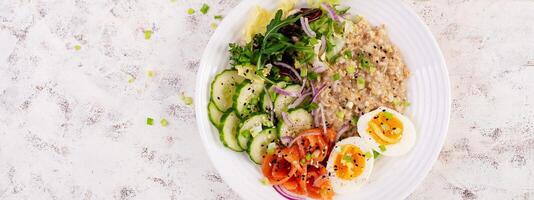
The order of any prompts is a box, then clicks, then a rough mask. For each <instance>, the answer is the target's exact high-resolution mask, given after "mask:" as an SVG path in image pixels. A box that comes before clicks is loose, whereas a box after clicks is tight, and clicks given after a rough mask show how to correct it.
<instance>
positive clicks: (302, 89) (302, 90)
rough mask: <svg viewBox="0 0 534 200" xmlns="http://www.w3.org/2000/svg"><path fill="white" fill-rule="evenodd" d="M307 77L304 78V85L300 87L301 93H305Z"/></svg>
mask: <svg viewBox="0 0 534 200" xmlns="http://www.w3.org/2000/svg"><path fill="white" fill-rule="evenodd" d="M306 80H307V79H306V78H305V79H303V80H302V87H301V88H300V93H301V94H304V88H306Z"/></svg>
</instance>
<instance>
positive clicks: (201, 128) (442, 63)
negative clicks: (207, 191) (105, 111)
mask: <svg viewBox="0 0 534 200" xmlns="http://www.w3.org/2000/svg"><path fill="white" fill-rule="evenodd" d="M258 1H259V0H253V1H241V2H239V3H238V4H237V5H236V6H235V7H233V8H231V9H230V12H229V13H228V15H227V16H231V15H235V14H236V13H238V12H237V11H238V10H239V9H240V8H242V7H245V6H246V5H247V4H248V3H257V2H258ZM394 2H395V3H397V4H398V5H399V6H401V7H402V9H403V10H405V11H407V14H409V15H410V16H409V17H411V18H413V19H415V22H416V23H417V25H418V26H420V27H421V28H422V31H423V32H424V34H426V35H427V36H429V39H430V42H431V43H430V45H431V47H432V48H435V50H436V51H437V52H436V53H437V56H438V57H439V62H438V63H439V68H438V69H439V70H441V71H442V78H443V80H444V82H443V84H444V87H445V89H446V91H444V94H445V95H446V97H447V98H446V99H445V103H444V104H445V105H446V107H445V108H444V112H445V113H444V120H445V121H444V122H442V124H443V125H444V127H443V131H444V134H442V135H441V137H439V141H438V145H439V148H438V150H437V151H435V152H433V153H432V154H431V157H430V158H431V162H428V163H429V164H426V165H425V166H424V167H423V170H422V171H420V172H419V173H417V174H418V175H417V176H416V177H415V179H414V180H413V184H410V185H408V186H407V187H408V189H407V190H404V192H402V193H401V195H400V196H399V199H405V198H407V197H408V196H409V195H410V194H412V193H413V192H414V191H415V189H417V187H419V186H420V185H421V183H422V182H423V180H424V179H425V178H426V177H427V176H428V174H429V173H430V171H431V169H432V168H433V166H434V165H435V164H436V161H437V160H438V157H439V154H440V153H441V151H442V150H443V146H444V143H445V140H446V137H447V135H448V132H449V128H450V118H451V106H452V96H451V86H450V75H449V71H448V67H447V63H446V60H445V57H444V55H443V52H442V50H441V48H440V46H439V43H438V42H437V40H436V37H435V36H434V34H433V33H432V32H431V30H430V28H429V27H428V25H427V24H426V23H425V22H424V21H423V20H422V19H421V17H420V16H419V15H418V14H417V13H416V12H415V11H414V10H413V9H412V8H411V7H409V6H408V5H407V4H406V3H405V2H402V1H394ZM230 23H232V22H231V21H229V20H226V19H225V20H223V21H222V22H221V23H220V25H219V27H224V26H227V25H228V24H230ZM220 34H222V31H221V30H220V29H217V30H216V31H215V32H214V33H213V34H212V35H211V37H210V40H209V42H208V43H207V45H206V46H205V48H204V50H203V52H202V56H201V59H200V64H199V70H198V72H197V76H196V81H195V82H196V83H195V101H196V102H199V100H200V99H203V98H205V97H204V94H203V93H201V92H200V90H199V89H200V88H202V87H204V86H205V85H206V83H204V82H203V81H201V80H202V78H201V77H202V76H203V73H199V72H200V71H203V70H201V69H204V68H206V67H203V66H206V65H207V64H206V62H207V61H206V57H207V52H208V51H209V49H208V48H207V47H210V46H212V45H213V43H214V42H215V38H216V36H218V35H220ZM208 81H209V79H208ZM208 89H209V88H208ZM208 102H209V99H208ZM206 106H207V104H206ZM205 109H206V108H205V107H203V106H202V105H200V104H199V103H196V104H195V113H196V116H195V118H196V124H197V129H198V133H199V134H200V138H201V140H202V146H204V149H205V150H206V152H207V154H208V157H209V161H210V162H211V163H212V166H213V167H214V168H215V170H217V172H218V173H219V174H220V175H221V178H222V179H223V180H224V182H225V184H227V185H228V186H229V187H230V188H231V189H232V190H233V191H235V193H236V194H238V195H239V197H241V198H245V197H247V195H245V193H244V192H243V191H241V190H236V189H235V188H236V187H235V186H234V184H233V181H230V178H229V177H227V176H226V174H225V173H224V172H222V171H221V170H220V169H219V168H218V167H217V166H216V163H215V159H214V157H215V156H216V155H215V154H214V152H212V151H213V150H212V148H214V147H210V146H209V143H208V139H209V138H208V136H207V134H205V133H203V132H210V133H211V132H212V131H211V130H209V128H206V124H207V126H210V125H211V123H209V122H207V116H203V115H201V114H200V113H204V112H203V111H204V110H205ZM206 114H207V113H206ZM200 122H203V123H200ZM206 122H207V123H206Z"/></svg>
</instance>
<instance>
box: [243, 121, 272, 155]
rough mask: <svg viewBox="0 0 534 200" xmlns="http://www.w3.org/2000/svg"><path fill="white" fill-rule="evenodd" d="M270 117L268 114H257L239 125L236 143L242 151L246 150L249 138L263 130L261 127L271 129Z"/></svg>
mask: <svg viewBox="0 0 534 200" xmlns="http://www.w3.org/2000/svg"><path fill="white" fill-rule="evenodd" d="M270 118H271V116H269V115H268V114H258V115H254V116H252V117H250V118H249V119H247V120H246V121H245V122H243V123H242V124H241V128H239V133H238V135H237V141H238V142H239V146H241V148H243V149H248V142H249V140H250V139H251V138H253V137H256V136H257V135H258V134H259V133H260V132H261V131H262V129H263V127H273V126H274V124H273V122H272V121H271V119H270Z"/></svg>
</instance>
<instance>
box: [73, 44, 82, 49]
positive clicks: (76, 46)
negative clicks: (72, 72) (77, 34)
mask: <svg viewBox="0 0 534 200" xmlns="http://www.w3.org/2000/svg"><path fill="white" fill-rule="evenodd" d="M80 49H82V46H80V45H79V44H77V45H74V50H76V51H79V50H80Z"/></svg>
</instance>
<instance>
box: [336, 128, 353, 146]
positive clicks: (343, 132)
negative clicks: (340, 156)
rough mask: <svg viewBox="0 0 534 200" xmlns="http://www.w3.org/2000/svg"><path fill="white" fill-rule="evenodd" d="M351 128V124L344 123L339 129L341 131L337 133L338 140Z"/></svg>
mask: <svg viewBox="0 0 534 200" xmlns="http://www.w3.org/2000/svg"><path fill="white" fill-rule="evenodd" d="M349 129H350V126H349V125H348V124H345V125H343V126H342V127H341V128H340V129H339V131H337V134H336V142H337V141H339V138H341V136H342V135H343V134H345V133H346V132H347V131H349Z"/></svg>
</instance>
